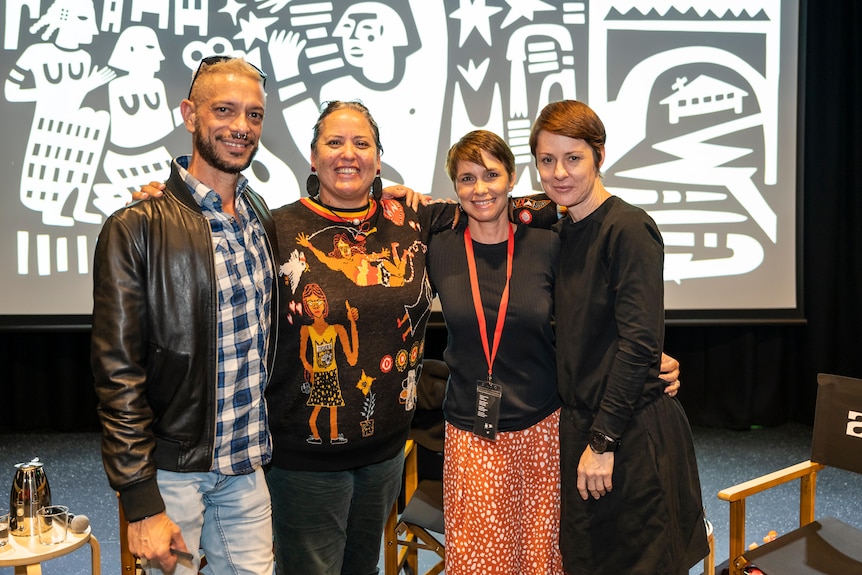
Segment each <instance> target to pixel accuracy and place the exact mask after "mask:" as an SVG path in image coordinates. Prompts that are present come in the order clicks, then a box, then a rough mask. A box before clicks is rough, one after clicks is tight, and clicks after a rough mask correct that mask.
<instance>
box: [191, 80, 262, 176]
mask: <svg viewBox="0 0 862 575" xmlns="http://www.w3.org/2000/svg"><path fill="white" fill-rule="evenodd" d="M196 84H201V86H199V88H196V89H195V96H194V103H192V102H190V101H188V100H185V101H184V102H183V109H184V113H183V117H184V119H185V123H186V128H187V129H189V131H190V132H192V143H193V145H194V154H193V157H192V164H190V170H191V169H192V166H195V169H196V170H197V172H193V173H195V175H196V176H197V177H198V178H199V179H201V180H202V181H204V180H203V179H202V178H201V175H202V174H201V175H198V174H199V173H200V172H201V171H203V170H207V169H209V170H215V171H219V172H224V173H228V174H238V173H239V172H241V171H242V170H244V169H246V168H247V167H248V166H249V165H250V164H251V161H252V159H253V158H254V154H255V153H256V152H257V148H258V142H259V140H260V134H261V130H262V129H263V114H264V107H265V104H264V102H265V100H264V93H263V87H262V86H261V83H260V81H259V80H256V79H254V78H253V77H249V76H241V75H237V74H233V73H225V74H221V73H218V74H210V75H208V76H206V77H205V78H201V79H199V80H198V81H197V82H196Z"/></svg>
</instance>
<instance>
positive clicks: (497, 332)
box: [464, 224, 515, 381]
mask: <svg viewBox="0 0 862 575" xmlns="http://www.w3.org/2000/svg"><path fill="white" fill-rule="evenodd" d="M464 247H465V248H466V250H467V268H468V269H469V271H470V289H472V290H473V306H474V307H475V308H476V319H477V320H479V335H480V336H481V337H482V348H483V349H484V350H485V360H486V361H487V362H488V381H491V373H492V369H491V367H492V366H493V365H494V358H495V357H497V348H498V347H499V346H500V338H501V337H502V336H503V324H504V323H506V309H507V308H508V307H509V282H510V280H511V279H512V260H513V259H514V257H515V231H514V230H513V226H512V225H511V224H509V239H508V241H507V242H506V287H504V288H503V295H502V297H501V298H500V309H499V311H498V312H497V325H496V327H495V328H494V347H493V349H491V350H490V351H489V350H488V323H487V320H486V319H485V309H484V308H483V307H482V296H481V295H480V294H479V276H478V274H477V273H476V257H475V256H474V255H473V240H472V238H471V237H470V228H469V227H468V228H467V229H466V230H465V231H464Z"/></svg>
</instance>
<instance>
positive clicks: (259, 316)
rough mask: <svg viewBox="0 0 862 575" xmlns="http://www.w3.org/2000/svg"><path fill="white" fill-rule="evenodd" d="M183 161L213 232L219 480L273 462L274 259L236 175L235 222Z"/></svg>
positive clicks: (185, 158)
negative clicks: (267, 396)
mask: <svg viewBox="0 0 862 575" xmlns="http://www.w3.org/2000/svg"><path fill="white" fill-rule="evenodd" d="M190 158H191V157H190V156H180V157H178V158H177V159H176V162H177V166H178V169H179V174H180V176H182V178H183V180H184V181H185V183H186V185H187V186H188V187H189V190H191V193H192V196H193V197H194V199H195V201H196V202H197V203H198V205H200V207H201V210H202V211H203V214H204V216H205V217H206V218H207V220H209V223H210V229H211V230H212V243H213V254H214V256H215V277H216V283H217V287H216V296H217V298H218V366H217V367H218V370H217V373H218V388H217V393H216V400H217V410H218V411H217V413H216V430H215V432H216V434H215V453H214V455H213V464H212V470H213V471H217V472H219V473H222V474H225V475H241V474H245V473H251V472H252V471H253V470H255V469H256V468H258V467H260V466H261V465H264V464H266V463H269V461H270V459H271V458H272V443H271V440H270V436H269V432H268V426H267V420H266V402H265V400H264V388H265V387H266V379H267V374H266V357H267V351H268V342H269V332H270V329H272V326H271V325H270V306H271V305H272V290H273V289H275V288H274V283H273V282H274V278H273V262H272V258H271V256H270V254H269V251H268V249H267V245H266V235H265V233H264V230H263V225H262V224H261V222H260V220H259V219H258V217H257V214H255V213H254V210H252V209H251V206H250V205H249V202H248V200H247V199H246V197H245V194H244V191H245V188H246V185H247V183H248V180H247V179H246V178H245V177H244V176H242V175H241V176H240V177H239V181H238V182H237V186H236V214H237V218H236V219H234V218H233V217H231V216H230V215H229V214H227V213H225V212H224V211H223V210H222V201H221V197H220V196H219V195H218V194H216V193H215V192H214V191H213V190H211V189H210V188H208V187H207V186H205V185H204V184H202V183H201V182H200V181H198V180H197V179H196V178H195V177H194V176H192V175H191V174H189V173H188V170H187V168H188V165H189V164H188V163H189V160H190Z"/></svg>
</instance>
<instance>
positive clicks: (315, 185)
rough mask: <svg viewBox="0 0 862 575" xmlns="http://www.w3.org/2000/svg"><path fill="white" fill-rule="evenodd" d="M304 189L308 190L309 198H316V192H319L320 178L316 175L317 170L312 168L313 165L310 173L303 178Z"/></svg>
mask: <svg viewBox="0 0 862 575" xmlns="http://www.w3.org/2000/svg"><path fill="white" fill-rule="evenodd" d="M305 191H306V192H308V197H309V198H316V197H317V194H319V193H320V178H318V177H317V170H315V169H314V166H312V167H311V173H310V174H309V175H308V179H307V180H305Z"/></svg>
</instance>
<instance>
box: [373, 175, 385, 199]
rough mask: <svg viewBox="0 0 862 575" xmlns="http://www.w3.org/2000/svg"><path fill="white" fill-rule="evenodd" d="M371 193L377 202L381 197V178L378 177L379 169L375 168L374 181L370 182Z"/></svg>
mask: <svg viewBox="0 0 862 575" xmlns="http://www.w3.org/2000/svg"><path fill="white" fill-rule="evenodd" d="M371 195H372V196H373V197H374V199H375V200H377V201H378V202H379V201H380V198H382V197H383V180H381V179H380V170H377V175H376V176H374V181H373V182H371Z"/></svg>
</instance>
